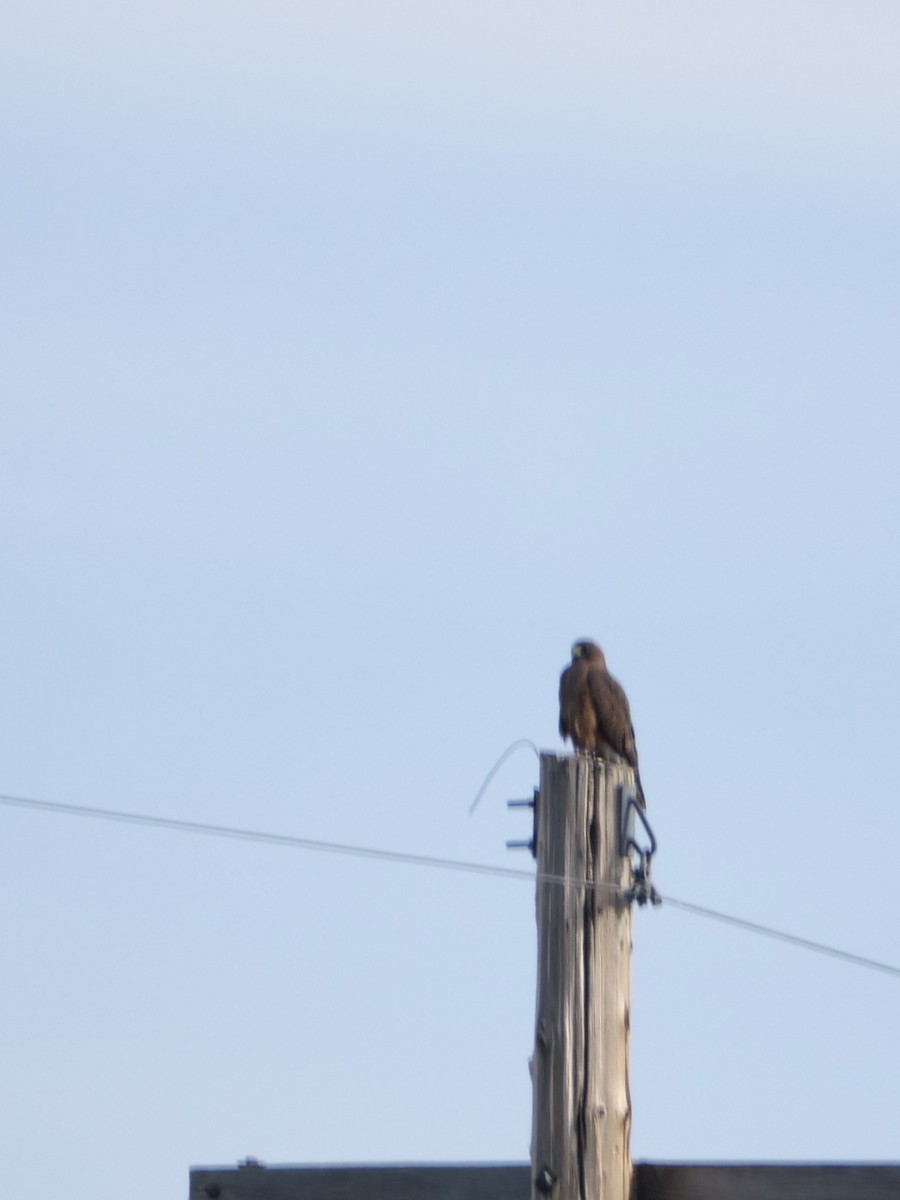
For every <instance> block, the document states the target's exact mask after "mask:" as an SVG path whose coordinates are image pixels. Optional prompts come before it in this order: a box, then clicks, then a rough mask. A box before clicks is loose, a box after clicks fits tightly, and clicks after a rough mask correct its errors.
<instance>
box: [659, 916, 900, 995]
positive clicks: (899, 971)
mask: <svg viewBox="0 0 900 1200" xmlns="http://www.w3.org/2000/svg"><path fill="white" fill-rule="evenodd" d="M660 898H661V900H662V902H663V904H668V905H669V907H670V908H680V909H682V910H683V911H684V912H688V913H693V914H694V915H695V916H698V917H708V918H710V920H713V921H722V922H724V924H726V925H733V926H734V927H735V928H736V929H746V930H747V932H748V933H758V934H761V935H762V936H763V937H769V938H774V939H775V940H776V941H779V942H787V944H788V945H790V946H799V947H800V948H801V949H803V950H813V951H815V952H816V953H817V954H827V955H829V956H830V957H831V958H839V959H842V960H843V961H844V962H849V963H853V964H855V965H856V966H858V967H868V968H869V969H870V970H872V971H882V972H883V973H884V974H885V975H895V976H897V977H898V978H900V967H894V966H891V964H890V963H884V962H879V961H878V960H877V959H874V958H864V957H863V956H862V955H861V954H851V953H850V951H849V950H838V949H837V947H836V946H826V945H825V944H824V943H823V942H813V941H810V939H809V938H805V937H798V936H797V934H794V933H785V932H784V930H781V929H771V928H770V927H769V926H768V925H758V924H757V923H756V922H755V921H745V920H744V919H743V918H742V917H732V916H729V914H728V913H723V912H717V911H716V910H715V909H713V908H704V907H703V906H702V905H701V904H691V903H690V902H689V901H688V900H676V899H675V898H674V896H662V897H660Z"/></svg>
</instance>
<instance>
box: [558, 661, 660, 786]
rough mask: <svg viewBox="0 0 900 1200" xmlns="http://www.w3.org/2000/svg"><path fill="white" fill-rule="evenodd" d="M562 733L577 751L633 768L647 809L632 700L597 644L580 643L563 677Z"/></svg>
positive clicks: (560, 717)
mask: <svg viewBox="0 0 900 1200" xmlns="http://www.w3.org/2000/svg"><path fill="white" fill-rule="evenodd" d="M559 732H560V734H561V735H562V738H563V741H565V740H566V738H571V740H572V745H573V746H574V747H575V749H576V750H585V751H587V752H589V753H591V754H599V755H600V757H601V758H605V759H608V760H610V761H612V762H626V763H627V764H628V765H629V766H630V767H633V768H634V782H635V784H636V785H637V794H638V803H639V804H640V806H641V808H645V807H646V804H645V802H644V789H643V788H642V787H641V776H640V772H639V771H638V755H637V746H636V745H635V743H634V726H633V725H632V724H631V711H630V709H629V707H628V697H627V696H626V695H625V692H624V690H623V688H622V685H621V684H620V683H619V681H618V680H617V679H613V677H612V675H610V673H609V671H608V670H607V669H606V658H605V657H604V654H603V651H602V650H601V649H600V647H599V646H598V645H596V644H595V643H594V642H576V643H575V645H574V646H573V647H572V662H571V663H570V664H569V666H568V667H566V669H565V670H564V671H563V673H562V675H561V676H560V679H559Z"/></svg>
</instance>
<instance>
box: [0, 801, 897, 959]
mask: <svg viewBox="0 0 900 1200" xmlns="http://www.w3.org/2000/svg"><path fill="white" fill-rule="evenodd" d="M0 804H6V805H9V806H10V807H18V808H30V809H37V810H39V811H41V812H51V813H62V814H66V815H69V816H77V817H90V818H93V819H95V820H102V821H117V822H120V823H124V824H129V825H143V826H149V827H151V828H154V829H169V830H174V831H177V832H180V833H196V834H202V835H206V836H212V837H226V838H236V839H239V840H242V841H248V842H263V843H266V844H268V845H274V846H286V847H289V848H293V849H296V850H317V851H320V852H322V853H324V854H346V855H352V856H355V857H357V858H369V859H377V860H380V861H382V862H394V863H402V864H404V865H405V866H414V867H431V868H437V869H439V870H444V871H464V872H467V873H468V874H470V875H489V876H494V877H495V878H498V879H516V880H519V881H524V880H529V881H534V882H538V883H548V884H556V885H559V886H563V885H565V886H569V887H583V888H588V889H590V890H591V891H598V892H599V891H604V892H612V893H615V894H616V895H617V896H618V897H619V898H621V899H624V898H626V897H627V896H628V893H627V892H624V891H623V890H622V889H621V888H619V887H617V886H616V885H615V884H612V883H595V882H594V881H592V880H589V879H577V878H572V877H569V876H565V875H551V874H544V873H542V872H538V873H535V872H534V871H528V870H521V869H518V868H515V867H496V866H493V865H492V864H490V863H475V862H466V861H464V860H462V859H455V858H437V857H433V856H431V855H426V854H407V853H404V852H403V851H400V850H381V849H378V848H376V847H374V846H353V845H348V844H346V843H344V842H325V841H319V840H316V839H313V838H302V837H295V836H294V835H292V834H284V833H265V832H263V831H261V830H258V829H242V828H238V827H235V826H231V825H213V824H207V823H205V822H201V821H183V820H178V819H176V818H174V817H157V816H152V815H150V814H148V813H135V812H126V811H124V810H122V809H115V808H94V807H86V806H84V805H79V804H63V803H61V802H59V801H55V800H36V799H33V798H31V797H27V796H10V795H3V794H0ZM660 899H661V900H662V902H663V903H664V904H667V905H669V907H671V908H678V909H681V910H682V911H683V912H687V913H691V914H692V915H694V916H699V917H707V918H708V919H710V920H714V921H722V922H723V923H725V924H726V925H732V926H734V927H735V928H737V929H744V930H746V931H747V932H748V933H757V934H760V935H762V936H763V937H769V938H774V939H776V940H777V941H781V942H786V943H788V944H789V945H792V946H797V947H799V948H801V949H803V950H811V951H813V952H815V953H817V954H825V955H828V956H829V957H831V958H838V959H841V960H842V961H843V962H848V963H851V964H852V965H854V966H858V967H865V968H867V969H869V970H872V971H880V972H882V973H883V974H885V975H893V976H895V977H897V978H900V967H896V966H893V965H891V964H890V963H885V962H879V961H878V960H877V959H874V958H865V957H863V956H862V955H860V954H852V953H851V952H850V951H848V950H840V949H838V948H837V947H836V946H827V945H825V944H824V943H823V942H814V941H811V940H810V939H809V938H804V937H799V936H798V935H797V934H793V933H786V932H785V931H784V930H781V929H773V928H771V927H770V926H768V925H760V924H757V923H756V922H755V921H745V920H744V919H743V918H742V917H733V916H730V915H729V914H728V913H723V912H718V911H717V910H716V909H713V908H704V907H703V905H700V904H692V903H690V902H689V901H687V900H677V899H676V898H675V897H674V896H661V897H660Z"/></svg>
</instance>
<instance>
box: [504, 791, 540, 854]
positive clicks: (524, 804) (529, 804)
mask: <svg viewBox="0 0 900 1200" xmlns="http://www.w3.org/2000/svg"><path fill="white" fill-rule="evenodd" d="M539 794H540V793H539V790H538V788H535V789H534V797H533V798H532V799H531V800H507V802H506V807H507V808H530V809H531V812H532V816H531V838H530V839H529V840H528V841H527V842H526V841H522V840H518V841H512V842H507V843H506V848H507V850H530V851H531V857H532V858H537V806H538V795H539Z"/></svg>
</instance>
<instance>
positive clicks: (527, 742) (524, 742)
mask: <svg viewBox="0 0 900 1200" xmlns="http://www.w3.org/2000/svg"><path fill="white" fill-rule="evenodd" d="M522 746H530V747H531V749H532V750H533V751H534V752H535V754H536V755H537V760H538V762H540V761H541V752H540V750H538V748H537V746H536V745H535V744H534V742H533V741H532V740H531V738H519V739H518V740H517V741H515V742H513V743H512V745H511V746H507V747H506V749H505V750H504V751H503V753H502V754H501V755H500V757H499V758H498V759H497V761H496V762H495V763H494V765H493V766H492V767H491V769H490V770H489V771H488V773H487V775H485V777H484V783H483V784H482V785H481V787H480V788H479V789H478V795H477V796H476V797H475V799H474V800H473V801H472V803H471V804H470V805H469V816H470V817H471V815H472V813H473V812H474V811H475V809H476V808H477V807H478V801H479V800H480V799H481V797H482V796H483V795H484V793H485V792H486V791H487V789H488V784H489V783H490V782H491V780H492V779H493V778H494V776H495V775H496V774H497V772H498V771H499V770H500V768H501V767H502V766H503V764H504V763H505V762H506V760H507V759H508V758H509V756H510V755H511V754H513V753H514V752H515V751H516V750H519V749H520V748H521V747H522Z"/></svg>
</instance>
